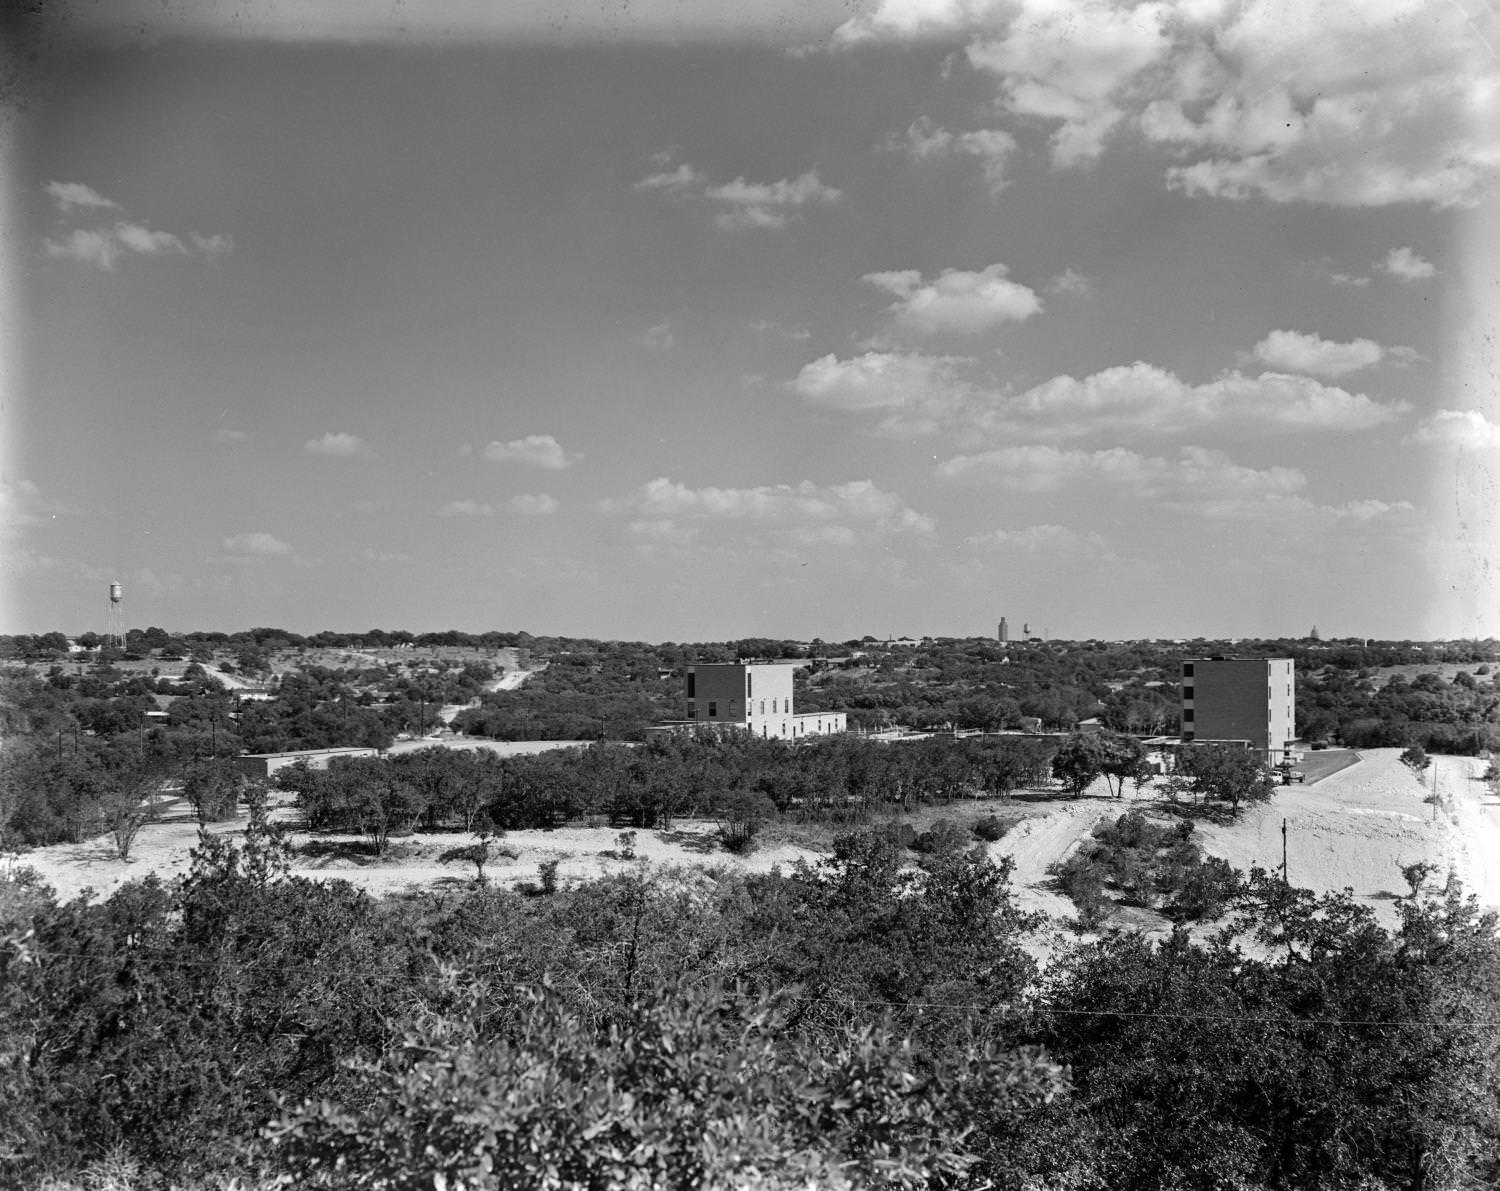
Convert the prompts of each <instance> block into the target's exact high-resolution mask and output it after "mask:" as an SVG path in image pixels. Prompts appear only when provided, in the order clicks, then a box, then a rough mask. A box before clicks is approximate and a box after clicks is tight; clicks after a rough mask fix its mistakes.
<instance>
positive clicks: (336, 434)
mask: <svg viewBox="0 0 1500 1191" xmlns="http://www.w3.org/2000/svg"><path fill="white" fill-rule="evenodd" d="M302 449H303V450H304V451H306V452H307V453H308V454H309V455H331V456H335V457H338V458H345V459H347V458H352V457H353V456H356V455H373V454H374V453H375V452H373V451H372V450H370V448H369V447H368V446H367V445H366V444H365V441H364V439H362V438H360V437H359V435H357V434H349V433H347V432H345V431H341V430H340V431H335V430H330V431H329V432H328V433H327V434H325V435H323V436H322V437H320V438H310V439H308V440H307V441H306V442H305V443H303V444H302Z"/></svg>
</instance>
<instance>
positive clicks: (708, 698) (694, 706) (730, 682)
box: [657, 662, 848, 740]
mask: <svg viewBox="0 0 1500 1191" xmlns="http://www.w3.org/2000/svg"><path fill="white" fill-rule="evenodd" d="M792 670H793V667H792V666H791V665H789V664H788V663H785V662H714V663H709V664H704V665H699V666H689V667H688V672H687V718H686V719H685V720H671V721H668V722H667V723H664V724H660V725H658V726H657V727H658V730H659V731H669V732H672V731H675V732H681V731H691V730H697V731H725V730H734V731H742V732H750V733H752V734H753V735H756V736H762V737H765V738H767V739H773V738H774V739H777V740H799V739H801V738H803V737H806V736H831V735H833V734H834V733H836V732H843V731H845V730H846V729H847V728H848V716H847V715H846V714H845V713H844V712H842V711H809V712H806V713H804V714H800V715H799V714H798V713H797V712H796V711H794V710H793V708H792Z"/></svg>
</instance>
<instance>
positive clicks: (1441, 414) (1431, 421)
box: [1409, 409, 1500, 451]
mask: <svg viewBox="0 0 1500 1191" xmlns="http://www.w3.org/2000/svg"><path fill="white" fill-rule="evenodd" d="M1409 441H1411V442H1415V443H1421V444H1423V445H1424V446H1434V447H1449V448H1459V449H1464V450H1473V451H1492V450H1496V449H1500V425H1497V424H1496V423H1494V422H1491V421H1490V420H1489V419H1488V418H1487V417H1485V416H1484V414H1482V413H1481V412H1480V411H1479V410H1477V409H1440V410H1438V412H1437V413H1435V414H1433V415H1432V417H1430V418H1427V419H1426V420H1425V421H1423V422H1422V424H1421V425H1419V426H1418V427H1417V428H1416V429H1415V430H1414V431H1412V433H1411V436H1410V439H1409Z"/></svg>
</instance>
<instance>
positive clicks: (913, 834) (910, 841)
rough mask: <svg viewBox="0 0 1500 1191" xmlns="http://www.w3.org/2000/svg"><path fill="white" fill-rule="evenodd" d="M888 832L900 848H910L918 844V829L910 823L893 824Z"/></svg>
mask: <svg viewBox="0 0 1500 1191" xmlns="http://www.w3.org/2000/svg"><path fill="white" fill-rule="evenodd" d="M886 832H887V834H888V835H889V836H890V838H891V839H892V840H894V841H895V844H896V846H897V847H898V848H910V847H913V846H915V844H916V842H917V829H916V828H915V827H913V826H912V825H911V824H910V823H892V824H891V825H890V826H889V827H887V828H886Z"/></svg>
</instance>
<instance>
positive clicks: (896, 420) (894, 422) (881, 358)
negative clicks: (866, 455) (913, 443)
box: [790, 352, 969, 436]
mask: <svg viewBox="0 0 1500 1191" xmlns="http://www.w3.org/2000/svg"><path fill="white" fill-rule="evenodd" d="M959 363H960V361H959V360H957V359H955V358H953V357H951V356H929V355H922V354H920V353H916V352H908V353H901V352H866V353H865V354H864V355H861V356H855V357H853V358H852V359H848V360H840V359H839V358H838V357H837V356H834V355H832V354H829V355H826V356H822V357H820V358H819V359H816V360H814V361H813V362H812V363H810V364H806V365H804V366H803V368H802V370H801V371H800V372H799V373H798V374H797V376H796V378H795V379H794V380H793V381H792V382H791V386H790V387H791V389H792V391H793V392H794V393H796V394H798V395H799V396H800V397H802V398H804V399H805V400H807V401H808V402H809V403H811V404H813V405H816V406H820V407H822V408H824V409H833V410H840V411H843V412H846V413H863V412H866V411H869V410H880V411H884V412H885V414H886V417H885V419H884V421H882V422H881V424H880V428H879V430H880V432H881V433H884V434H888V435H893V436H906V435H911V434H931V433H934V432H935V431H937V430H938V429H939V428H940V427H941V426H942V425H943V424H944V423H945V422H946V421H949V420H951V419H952V418H953V416H954V412H955V410H956V408H957V406H958V405H959V403H960V402H962V401H963V400H964V399H965V396H966V395H967V393H968V392H969V388H968V386H967V385H965V384H964V383H963V382H962V381H960V380H959V379H958V377H957V376H956V375H955V368H956V366H957V365H958V364H959Z"/></svg>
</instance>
